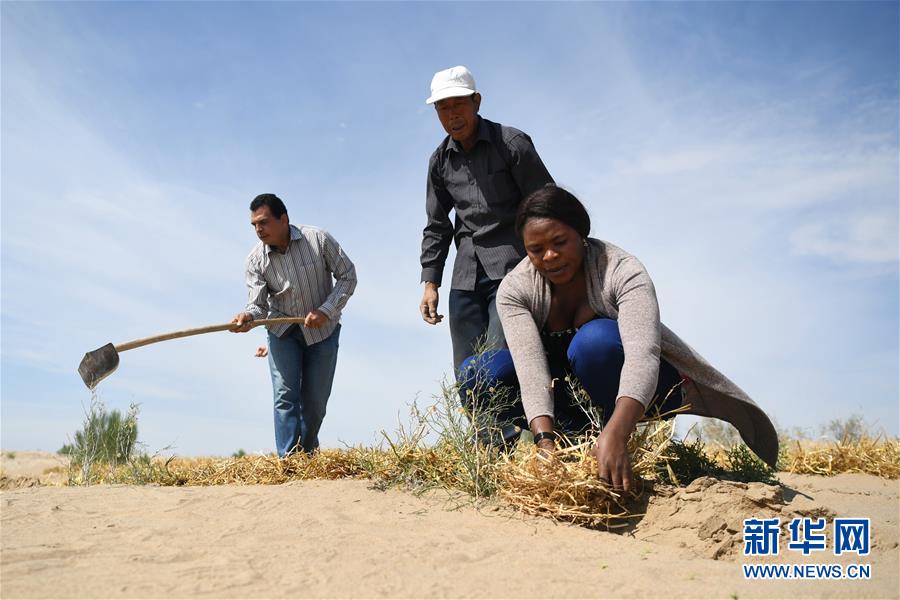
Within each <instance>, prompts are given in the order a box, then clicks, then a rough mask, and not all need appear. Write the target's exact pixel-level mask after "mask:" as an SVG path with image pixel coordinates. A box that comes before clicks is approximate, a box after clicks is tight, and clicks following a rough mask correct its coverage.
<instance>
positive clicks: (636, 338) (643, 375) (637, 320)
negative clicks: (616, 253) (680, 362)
mask: <svg viewBox="0 0 900 600" xmlns="http://www.w3.org/2000/svg"><path fill="white" fill-rule="evenodd" d="M613 281H615V287H614V294H615V299H616V302H617V305H618V306H617V309H618V311H619V315H618V319H617V320H618V325H619V335H620V336H621V337H622V347H623V350H624V352H625V362H624V364H623V365H622V374H621V376H620V378H619V391H618V394H617V395H616V400H618V399H619V398H622V397H628V398H634V399H635V400H637V401H638V402H640V403H641V404H643V405H644V408H646V407H647V405H649V404H650V402H651V401H652V400H653V396H654V394H655V392H656V381H657V379H658V377H659V355H660V339H661V326H660V321H659V304H658V303H657V299H656V289H655V287H654V285H653V281H652V280H651V279H650V275H649V274H648V273H647V270H646V269H645V268H644V265H643V264H641V262H640V261H639V260H638V259H636V258H634V257H629V258H626V259H624V260H622V261H621V262H619V264H618V265H616V268H615V271H614V272H613Z"/></svg>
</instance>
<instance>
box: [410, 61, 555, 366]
mask: <svg viewBox="0 0 900 600" xmlns="http://www.w3.org/2000/svg"><path fill="white" fill-rule="evenodd" d="M425 102H426V103H427V104H434V108H435V110H436V112H437V116H438V119H439V120H440V122H441V125H442V126H443V128H444V131H446V132H447V137H446V138H444V140H443V141H442V142H441V143H440V145H439V146H438V147H437V150H435V151H434V154H432V155H431V160H430V161H429V163H428V181H427V188H426V197H425V212H426V214H427V223H426V225H425V229H424V231H423V239H422V255H421V262H422V282H423V283H424V284H425V293H424V295H423V296H422V303H421V304H420V306H419V310H420V311H421V313H422V318H423V319H424V320H425V322H426V323H430V324H432V325H435V324H437V323H439V322H440V321H441V320H442V319H443V316H442V315H439V314H438V287H439V286H440V285H441V279H442V276H443V271H444V263H445V261H446V259H447V254H448V252H449V248H450V242H451V240H454V239H455V241H456V261H455V262H454V264H453V277H452V281H451V284H450V294H449V296H450V298H449V300H450V302H449V313H450V338H451V341H452V343H453V366H454V369H455V370H456V369H459V368H460V366H461V365H462V363H463V361H464V360H465V359H466V358H468V357H469V356H471V355H472V354H474V353H475V350H476V347H478V345H479V343H480V341H482V340H483V341H485V342H486V348H487V349H490V348H502V347H505V345H506V342H505V339H504V336H503V329H502V328H501V326H500V319H499V318H498V317H497V310H496V308H495V306H494V297H495V295H496V292H497V287H498V286H499V285H500V280H501V279H503V276H504V275H506V273H507V272H509V271H510V270H511V269H512V268H513V267H514V266H516V264H518V262H519V261H520V260H521V259H522V258H523V257H524V256H525V250H524V248H523V247H522V242H521V240H519V238H518V236H517V235H516V232H515V217H516V210H517V209H518V207H519V204H520V203H521V201H522V199H523V198H525V197H526V196H528V194H530V193H531V192H533V191H535V190H537V189H538V188H541V187H543V186H544V185H546V184H548V183H552V182H553V178H551V177H550V174H549V173H548V172H547V168H546V167H544V163H543V162H542V161H541V158H540V156H538V153H537V151H536V150H535V149H534V144H532V142H531V138H529V137H528V136H527V135H526V134H524V133H522V132H521V131H519V130H518V129H513V128H512V127H506V126H503V125H500V124H498V123H493V122H491V121H488V120H487V119H484V118H482V117H481V116H480V115H479V114H478V109H479V108H480V107H481V94H479V93H478V91H476V88H475V78H474V77H472V73H471V72H469V69H467V68H466V67H462V66H460V67H452V68H450V69H445V70H443V71H438V72H437V73H435V75H434V78H433V79H432V80H431V96H430V97H429V98H428V100H426V101H425ZM451 210H452V211H454V212H455V216H454V221H455V222H453V223H451V221H450V211H451Z"/></svg>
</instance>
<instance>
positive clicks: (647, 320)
mask: <svg viewBox="0 0 900 600" xmlns="http://www.w3.org/2000/svg"><path fill="white" fill-rule="evenodd" d="M588 242H589V244H588V249H587V253H586V255H585V258H584V268H585V274H586V280H587V292H588V299H589V301H590V304H591V308H593V309H594V312H596V313H597V314H598V315H600V316H603V317H608V318H610V319H615V320H616V321H617V322H618V325H619V334H620V335H621V337H622V346H623V348H624V350H625V362H624V364H623V366H622V374H621V378H620V380H619V392H618V395H617V396H616V398H621V397H623V396H628V397H630V398H634V399H635V400H637V401H638V402H640V403H641V404H643V405H644V406H645V407H646V406H647V405H648V404H649V403H650V401H651V400H652V399H653V394H654V393H655V390H656V381H657V378H658V375H659V358H660V355H661V356H662V357H663V358H665V359H666V360H667V361H668V362H669V364H671V365H672V366H673V367H675V368H676V369H677V370H678V372H679V373H680V374H681V375H682V377H685V378H687V381H686V382H685V393H684V404H685V405H689V406H690V408H689V410H688V411H687V412H688V413H690V414H695V415H702V416H706V417H715V418H717V419H722V420H724V421H728V422H729V423H731V424H732V425H734V426H735V427H736V428H737V430H738V431H739V432H740V434H741V437H742V438H743V439H744V441H745V442H746V443H747V445H748V446H749V447H750V448H751V449H752V450H753V451H754V452H755V453H756V454H757V455H758V456H759V457H760V458H762V459H763V460H764V461H765V462H766V463H768V464H769V465H771V466H773V467H774V466H775V462H776V460H777V459H778V436H777V435H776V433H775V428H774V427H773V426H772V422H771V421H770V420H769V418H768V417H767V416H766V414H765V413H764V412H763V411H762V410H761V409H760V408H759V407H758V406H757V405H756V403H754V402H753V400H751V399H750V397H749V396H747V394H746V393H744V391H743V390H741V389H740V388H739V387H738V386H736V385H735V384H734V383H732V382H731V380H729V379H728V378H727V377H725V376H724V375H723V374H722V373H720V372H719V371H717V370H716V369H715V368H714V367H713V366H712V365H710V364H709V363H708V362H706V360H705V359H704V358H703V357H702V356H700V355H699V354H698V353H697V352H696V351H695V350H694V349H693V348H691V347H690V346H688V345H687V344H686V343H684V342H683V341H682V340H681V338H679V337H678V336H677V335H675V334H674V333H673V332H672V331H671V330H670V329H669V328H668V327H666V326H665V325H663V324H662V323H661V322H660V320H659V305H658V304H657V301H656V289H655V288H654V287H653V282H652V281H651V280H650V276H649V275H648V274H647V270H646V269H645V268H644V265H642V264H641V262H640V261H639V260H638V259H637V258H635V257H634V256H631V255H630V254H628V253H627V252H625V251H624V250H622V249H621V248H618V247H616V246H614V245H612V244H610V243H608V242H603V241H601V240H596V239H593V238H588ZM550 298H551V291H550V283H549V282H548V281H547V280H546V279H544V277H543V276H541V275H540V273H538V271H537V270H536V269H535V268H534V266H533V265H532V264H531V261H530V260H529V259H528V258H527V257H526V258H525V259H523V260H522V261H521V262H520V263H519V264H518V265H517V266H516V267H515V268H514V269H513V270H512V271H510V272H509V274H508V275H507V276H506V277H505V278H504V279H503V282H502V283H501V284H500V288H499V290H498V291H497V312H498V313H499V315H500V321H501V322H502V324H503V332H504V333H505V335H506V341H507V343H508V344H509V349H510V352H511V353H512V358H513V364H514V365H515V368H516V375H517V376H518V379H519V384H520V385H521V391H522V404H523V406H524V408H525V415H526V417H527V418H528V422H529V423H530V422H531V420H532V419H534V418H535V417H539V416H541V415H549V416H551V417H552V416H553V392H552V390H551V387H550V369H549V367H548V365H547V356H546V354H545V353H544V346H543V344H542V343H541V336H540V330H541V329H543V327H544V324H545V323H546V322H547V317H548V316H549V315H550Z"/></svg>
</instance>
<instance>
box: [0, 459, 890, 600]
mask: <svg viewBox="0 0 900 600" xmlns="http://www.w3.org/2000/svg"><path fill="white" fill-rule="evenodd" d="M61 465H64V461H63V459H62V458H60V457H57V456H55V455H51V454H44V453H31V452H17V453H15V456H14V457H12V458H11V457H10V456H9V454H8V453H4V454H3V458H2V464H0V469H2V474H3V479H2V481H3V486H2V487H3V488H4V489H3V491H2V492H0V506H2V513H0V542H2V546H0V549H2V554H0V596H2V597H3V598H49V597H53V598H96V597H116V598H138V597H139V598H158V597H191V598H193V597H201V598H202V597H206V598H211V597H216V598H219V597H248V598H263V597H264V598H276V597H354V598H359V597H477V598H513V597H517V598H518V597H526V598H532V597H553V598H556V597H616V598H619V597H628V598H632V597H654V598H672V597H682V598H707V597H708V598H734V597H738V598H756V597H766V598H770V597H784V598H794V597H816V598H820V597H833V598H896V597H898V595H900V582H898V559H900V549H898V534H900V526H898V517H900V515H898V512H900V498H898V495H900V482H898V481H896V480H893V481H891V480H884V479H879V478H876V477H872V476H866V475H840V476H836V477H831V478H825V477H814V476H798V475H789V474H785V473H781V474H780V479H781V481H782V483H783V486H766V485H763V484H749V485H747V484H736V483H729V482H718V481H716V480H711V479H701V480H697V481H695V482H694V483H692V484H691V485H689V486H688V487H687V488H684V489H680V490H674V489H673V490H669V491H665V490H662V491H661V493H660V494H658V495H655V496H654V497H653V499H652V501H651V502H650V503H649V505H647V506H646V507H644V509H645V511H646V515H645V516H644V517H643V518H640V519H638V520H636V524H635V525H633V526H631V527H628V528H626V529H624V530H622V531H618V532H608V531H597V530H591V529H586V528H583V527H577V526H572V525H568V524H555V523H553V522H551V521H549V520H547V519H540V518H534V517H523V516H521V515H519V514H517V513H515V512H513V511H511V510H509V509H507V508H505V507H503V506H501V505H498V504H496V503H481V504H479V505H478V506H475V505H473V503H472V502H471V501H469V500H468V499H462V498H454V497H452V496H450V495H448V494H446V493H442V492H440V493H439V492H430V493H428V494H425V495H422V496H415V495H413V494H411V493H408V492H404V491H399V490H388V491H378V490H375V489H372V488H371V486H370V484H369V483H368V482H366V481H351V480H341V481H302V482H294V483H289V484H285V485H277V486H237V485H228V486H216V487H157V486H92V487H63V486H60V485H53V484H58V483H60V482H61V481H62V480H63V479H64V478H63V477H62V476H61V474H60V472H59V471H60V469H59V467H60V466H61ZM797 515H805V516H819V515H827V516H828V518H829V527H830V520H831V517H832V516H847V517H869V518H871V519H872V525H871V527H872V552H871V554H870V555H869V556H867V557H858V556H855V555H849V556H848V555H842V556H840V557H835V556H834V555H833V554H832V552H831V546H829V550H828V551H826V552H814V553H813V554H812V555H811V556H810V557H807V558H804V557H803V556H802V554H801V553H800V552H794V551H791V552H785V551H784V550H783V551H782V553H781V555H780V556H779V557H770V558H765V559H762V558H745V557H744V556H743V554H742V541H741V540H742V528H741V527H742V526H741V520H742V519H743V518H749V517H769V516H780V517H781V518H782V521H783V522H784V521H785V520H789V519H790V518H791V517H793V516H797ZM784 529H786V527H785V528H784ZM829 539H830V536H829ZM782 544H783V545H784V544H785V541H784V539H783V540H782ZM745 562H747V563H749V562H757V563H759V562H770V563H775V562H778V563H818V564H824V563H828V564H835V563H838V564H844V565H847V564H852V563H854V564H860V563H863V564H870V565H871V571H872V577H871V579H869V580H844V581H830V580H819V581H796V580H795V581H788V580H780V581H754V580H746V579H745V578H744V576H743V572H742V568H741V565H742V563H745Z"/></svg>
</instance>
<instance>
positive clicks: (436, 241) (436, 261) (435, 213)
mask: <svg viewBox="0 0 900 600" xmlns="http://www.w3.org/2000/svg"><path fill="white" fill-rule="evenodd" d="M438 159H439V154H438V153H437V152H435V153H434V154H433V155H432V156H431V160H429V162H428V181H427V182H426V187H425V217H426V222H425V229H424V230H423V231H422V255H421V259H420V260H421V263H422V279H421V281H422V282H426V281H432V282H434V283H436V284H438V285H440V284H441V279H442V278H443V275H444V264H445V263H446V261H447V254H448V253H449V252H450V242H452V241H453V224H452V223H451V221H450V211H451V210H452V209H453V199H452V198H451V197H450V194H449V193H448V192H447V189H446V187H445V186H444V181H443V178H442V177H441V175H440V173H439V172H438Z"/></svg>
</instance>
